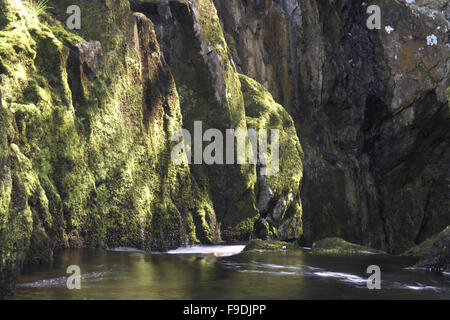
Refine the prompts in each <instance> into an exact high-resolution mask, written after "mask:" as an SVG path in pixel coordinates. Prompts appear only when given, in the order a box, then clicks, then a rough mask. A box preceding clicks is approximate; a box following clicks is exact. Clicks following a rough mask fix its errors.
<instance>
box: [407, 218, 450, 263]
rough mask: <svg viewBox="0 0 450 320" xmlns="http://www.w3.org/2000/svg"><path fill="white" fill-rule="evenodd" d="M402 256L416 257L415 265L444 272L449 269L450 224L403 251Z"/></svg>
mask: <svg viewBox="0 0 450 320" xmlns="http://www.w3.org/2000/svg"><path fill="white" fill-rule="evenodd" d="M403 255H404V256H410V257H417V258H420V260H419V261H418V262H417V264H416V265H415V266H416V267H418V268H426V269H429V270H432V271H438V272H446V271H449V270H450V226H448V227H447V228H445V230H443V231H442V232H441V233H438V234H437V235H435V236H433V237H431V238H430V239H427V240H425V241H424V242H423V243H421V244H420V245H418V246H415V247H413V248H411V249H409V250H408V251H406V252H405V253H403Z"/></svg>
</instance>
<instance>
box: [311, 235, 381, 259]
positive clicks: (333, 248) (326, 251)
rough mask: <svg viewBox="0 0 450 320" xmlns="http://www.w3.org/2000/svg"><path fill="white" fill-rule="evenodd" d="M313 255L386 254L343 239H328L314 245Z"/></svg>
mask: <svg viewBox="0 0 450 320" xmlns="http://www.w3.org/2000/svg"><path fill="white" fill-rule="evenodd" d="M311 254H315V255H330V256H334V255H336V256H353V255H371V254H386V252H384V251H380V250H375V249H372V248H370V247H366V246H361V245H358V244H354V243H351V242H347V241H345V240H344V239H341V238H326V239H323V240H320V241H317V242H314V244H313V245H312V251H311Z"/></svg>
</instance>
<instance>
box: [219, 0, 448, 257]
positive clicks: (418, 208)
mask: <svg viewBox="0 0 450 320" xmlns="http://www.w3.org/2000/svg"><path fill="white" fill-rule="evenodd" d="M214 2H215V4H216V6H217V8H218V12H219V16H220V18H221V21H222V23H223V25H224V30H225V32H226V34H227V39H230V40H229V41H228V42H229V43H232V44H233V46H234V48H235V50H234V51H233V55H234V57H235V59H234V60H235V61H236V64H237V67H238V70H241V71H242V72H243V73H245V74H248V75H249V76H251V77H254V78H255V79H256V80H258V81H259V82H261V83H263V84H264V85H265V86H266V88H267V89H268V90H269V91H270V92H271V93H272V94H273V96H274V99H275V100H276V101H277V102H279V103H281V104H283V105H285V106H286V108H287V110H288V111H289V112H290V113H291V114H292V115H293V118H294V121H295V124H296V128H297V132H298V135H299V137H300V139H301V141H302V145H303V148H304V151H305V161H304V168H305V170H304V183H303V184H302V190H301V199H302V202H303V210H304V214H303V224H304V241H305V242H306V243H308V244H310V243H312V242H314V241H316V240H320V239H322V238H325V237H330V236H339V237H342V238H345V239H346V240H349V241H351V242H355V243H360V244H365V245H369V246H371V247H375V248H379V249H383V250H387V251H388V252H391V253H400V252H402V251H404V250H406V249H408V248H409V247H411V246H413V245H414V244H417V243H420V242H421V241H423V240H425V239H426V238H428V237H430V236H431V235H433V234H435V233H437V232H439V231H440V230H442V228H444V227H445V226H446V225H448V224H449V222H450V214H449V208H450V207H449V198H448V194H449V183H448V182H449V179H450V167H449V163H450V161H449V160H450V153H449V148H448V143H449V131H448V127H449V105H448V98H447V95H446V89H447V88H448V87H449V70H450V68H449V63H450V60H449V57H450V48H449V39H448V30H449V20H448V19H449V8H448V3H447V2H446V1H415V2H414V3H413V4H407V3H405V1H400V2H392V1H378V3H377V4H378V5H379V6H380V7H381V17H382V28H381V30H369V29H368V28H367V27H366V20H367V18H368V17H369V15H368V14H366V10H367V4H365V2H363V1H346V0H338V1H326V0H323V1H296V0H283V1H281V0H280V1H276V0H272V1H270V0H267V1H233V0H232V1H229V0H226V1H225V0H215V1H214Z"/></svg>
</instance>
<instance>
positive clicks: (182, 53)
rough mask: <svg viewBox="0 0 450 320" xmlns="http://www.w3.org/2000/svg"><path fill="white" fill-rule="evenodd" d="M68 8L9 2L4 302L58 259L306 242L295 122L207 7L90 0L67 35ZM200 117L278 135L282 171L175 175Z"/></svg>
mask: <svg viewBox="0 0 450 320" xmlns="http://www.w3.org/2000/svg"><path fill="white" fill-rule="evenodd" d="M156 2H158V1H156ZM72 4H73V3H72V1H69V0H67V1H66V0H55V1H50V2H49V6H50V7H51V8H49V9H47V12H43V13H39V12H36V10H34V9H33V5H31V4H30V1H26V0H23V1H21V0H0V8H1V11H0V258H1V260H0V297H11V296H12V295H13V292H14V282H15V279H16V277H17V274H18V272H20V268H21V266H22V265H23V264H24V263H43V262H46V261H49V260H50V259H52V252H53V251H54V250H57V249H63V248H68V247H82V246H89V247H114V246H133V247H138V248H143V249H145V250H148V251H152V250H157V251H160V250H167V249H169V248H174V247H177V246H182V245H188V244H193V243H217V242H219V241H221V240H247V239H249V238H250V237H252V236H255V237H256V236H259V237H264V238H279V239H283V240H293V239H298V238H299V237H300V236H301V235H302V223H301V213H302V211H301V204H300V199H299V187H300V181H301V178H302V156H303V154H302V149H301V147H300V143H299V140H298V138H297V136H296V134H295V128H294V125H293V120H292V118H291V117H290V116H289V114H288V113H287V112H286V111H285V110H284V109H283V107H281V106H280V105H278V104H276V103H275V102H274V101H273V99H272V97H271V95H270V94H269V93H268V92H267V91H266V90H265V89H264V88H263V87H262V86H261V85H259V84H258V83H256V82H255V81H254V80H251V79H249V78H247V77H245V76H241V75H239V74H238V73H237V72H236V68H235V66H234V62H233V60H232V59H231V54H230V49H229V47H228V45H227V42H226V41H225V37H224V34H223V32H222V28H221V25H220V22H219V19H218V17H217V14H216V9H215V7H214V5H213V4H212V2H211V1H210V0H201V1H194V2H187V1H170V2H169V3H168V4H167V3H165V4H164V3H163V4H158V3H155V2H154V1H152V3H151V4H148V5H146V6H144V7H141V6H142V4H139V3H137V2H135V1H132V6H131V7H130V2H129V1H125V0H97V1H82V2H80V3H79V4H78V5H79V6H80V7H81V10H82V27H81V29H80V30H75V31H68V30H66V29H65V21H66V19H67V18H68V14H67V13H66V9H67V7H68V6H70V5H72ZM141 9H142V10H141ZM38 13H39V16H38ZM155 29H156V31H157V32H155ZM162 34H164V36H161V35H162ZM157 35H158V37H157ZM194 121H202V122H203V126H204V131H205V130H206V129H208V128H217V129H219V130H221V131H224V130H226V129H229V128H233V129H237V128H241V129H247V128H248V127H255V128H267V129H275V128H276V129H279V130H280V158H281V161H280V162H281V163H280V172H279V173H277V174H276V175H273V176H270V177H269V176H268V177H267V179H265V178H264V177H263V176H261V175H260V171H261V169H262V167H263V165H262V164H261V163H257V164H254V165H250V164H248V165H226V166H225V165H223V166H222V165H213V166H208V165H204V164H203V165H200V164H199V165H190V166H188V165H177V164H175V163H174V162H173V161H172V160H171V151H172V149H173V147H174V146H175V145H176V144H177V142H176V141H172V139H171V137H172V135H173V133H174V132H176V131H177V130H179V129H181V128H186V129H188V130H193V123H194ZM191 132H193V131H191ZM261 226H262V228H261Z"/></svg>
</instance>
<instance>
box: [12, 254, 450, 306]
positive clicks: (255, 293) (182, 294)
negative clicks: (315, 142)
mask: <svg viewBox="0 0 450 320" xmlns="http://www.w3.org/2000/svg"><path fill="white" fill-rule="evenodd" d="M197 249H199V250H197V253H192V248H190V249H189V250H191V251H189V250H187V249H183V250H184V252H181V251H183V250H178V251H177V252H175V253H174V252H172V254H147V253H143V252H139V251H136V250H129V249H124V248H122V249H121V250H111V251H103V250H88V249H78V250H67V251H63V252H59V253H55V259H54V262H53V263H52V264H50V265H46V266H40V267H33V268H27V269H26V270H25V271H24V273H23V276H22V277H21V279H20V281H19V285H18V287H17V291H16V298H17V299H342V298H346V299H355V298H357V299H377V298H392V299H416V298H417V299H450V277H449V276H444V275H438V274H430V273H425V272H422V271H417V270H411V269H406V267H408V266H410V265H411V264H412V262H413V261H411V259H405V258H399V257H355V258H342V257H335V258H330V257H316V256H312V255H310V254H309V252H308V251H286V252H281V253H275V252H271V253H241V254H238V255H233V256H228V257H221V256H219V257H217V256H215V255H214V254H211V252H210V251H211V249H212V248H211V247H209V248H197ZM222 249H223V248H222ZM227 250H228V249H227ZM234 250H236V248H233V249H231V248H229V251H228V252H231V251H233V252H234ZM219 251H220V250H219ZM222 252H223V250H222ZM372 264H376V265H379V266H380V267H381V270H382V290H381V291H378V290H375V291H371V290H368V289H367V287H366V279H367V277H368V276H369V275H367V274H366V273H365V271H366V269H367V266H369V265H372ZM69 265H79V266H80V268H81V272H82V281H81V290H69V289H67V287H66V282H67V276H68V275H67V274H66V269H67V267H68V266H69Z"/></svg>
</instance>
